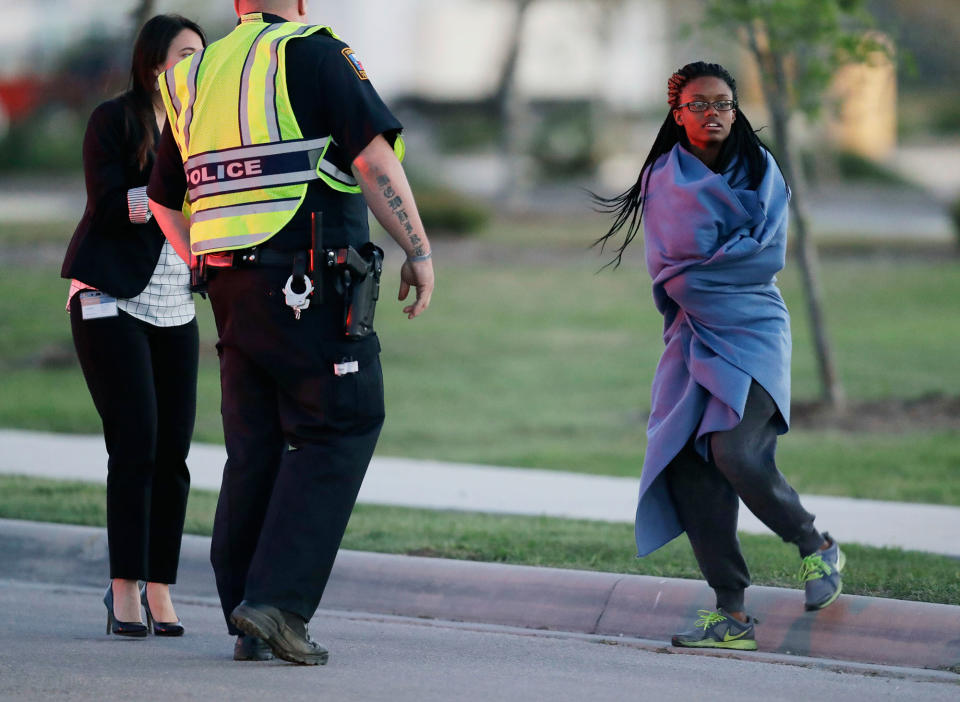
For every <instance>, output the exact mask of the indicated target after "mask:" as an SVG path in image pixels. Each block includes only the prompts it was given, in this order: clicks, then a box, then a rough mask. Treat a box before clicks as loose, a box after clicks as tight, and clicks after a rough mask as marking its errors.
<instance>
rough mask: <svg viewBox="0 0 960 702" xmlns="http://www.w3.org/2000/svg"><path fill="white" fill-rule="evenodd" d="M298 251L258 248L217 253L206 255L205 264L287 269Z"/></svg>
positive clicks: (224, 266)
mask: <svg viewBox="0 0 960 702" xmlns="http://www.w3.org/2000/svg"><path fill="white" fill-rule="evenodd" d="M297 253H299V252H296V251H276V250H274V249H261V248H258V247H256V246H254V247H252V248H249V249H237V250H235V251H217V252H216V253H209V254H204V257H203V258H204V263H205V264H206V265H207V266H208V267H209V268H248V267H249V268H253V267H257V266H277V267H287V266H292V265H293V260H294V258H295V257H296V255H297Z"/></svg>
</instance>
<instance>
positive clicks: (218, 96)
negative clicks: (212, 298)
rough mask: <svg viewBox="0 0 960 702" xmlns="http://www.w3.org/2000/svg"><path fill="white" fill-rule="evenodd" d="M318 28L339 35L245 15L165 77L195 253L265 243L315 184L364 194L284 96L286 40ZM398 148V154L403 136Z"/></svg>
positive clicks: (164, 88)
mask: <svg viewBox="0 0 960 702" xmlns="http://www.w3.org/2000/svg"><path fill="white" fill-rule="evenodd" d="M320 31H323V32H326V33H327V34H329V35H330V36H332V37H334V38H338V37H337V35H336V34H334V33H333V31H332V30H330V29H329V28H328V27H322V26H310V25H303V24H299V23H295V22H283V23H275V24H267V23H265V22H264V21H263V19H262V17H261V16H260V14H259V13H253V14H250V15H245V16H244V17H243V18H241V23H240V24H239V25H237V27H236V28H235V29H234V31H233V32H231V33H230V34H229V35H227V36H226V37H224V38H223V39H221V40H220V41H217V42H214V43H213V44H211V45H209V46H208V47H206V48H205V49H204V50H203V51H201V52H199V53H197V54H194V55H192V56H190V57H188V58H186V59H184V60H183V61H181V62H180V63H178V64H176V65H175V66H174V67H173V68H172V69H170V70H168V71H167V72H166V73H165V74H164V76H163V79H162V80H160V81H159V83H160V93H161V96H162V97H163V101H164V104H165V106H166V108H167V117H168V120H169V122H170V125H171V129H172V131H173V134H174V137H175V138H176V141H177V145H178V147H179V149H180V155H181V157H182V159H183V162H184V171H185V173H186V175H187V188H188V196H189V199H190V205H191V211H192V216H191V218H190V248H191V250H192V251H193V253H195V254H201V253H210V252H214V251H226V250H230V249H238V248H246V247H248V246H254V245H256V244H260V243H263V242H264V241H266V240H267V239H269V238H270V237H271V236H273V235H274V234H276V233H277V232H278V231H279V230H280V229H282V228H283V227H284V226H285V225H286V224H287V222H289V221H290V219H291V218H292V217H293V215H294V214H295V213H296V212H297V210H298V209H299V208H300V205H301V204H302V202H303V199H304V197H305V196H306V193H307V185H308V183H309V182H310V181H313V180H316V179H317V178H320V179H322V180H323V181H324V182H325V183H326V184H327V185H328V186H330V187H331V188H334V189H335V190H338V191H340V192H345V193H360V188H359V186H358V184H357V181H356V180H355V179H354V178H353V176H352V175H351V174H349V173H346V172H344V171H343V170H341V169H340V168H338V167H337V166H336V165H335V164H333V163H332V162H330V161H329V160H327V159H326V158H325V156H326V155H327V153H328V150H329V149H330V146H331V144H332V143H333V140H332V139H330V138H329V137H324V138H320V139H304V137H303V134H302V132H301V131H300V127H299V125H298V124H297V121H296V117H295V115H294V113H293V109H292V107H291V105H290V97H289V95H288V93H287V83H286V44H287V42H289V41H292V40H295V39H297V38H299V37H306V36H310V35H311V34H314V33H316V32H320ZM396 148H397V149H398V154H399V153H400V152H401V151H400V149H402V142H400V140H399V138H398V146H397V147H396Z"/></svg>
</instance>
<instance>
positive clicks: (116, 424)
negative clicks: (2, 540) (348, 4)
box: [61, 15, 205, 636]
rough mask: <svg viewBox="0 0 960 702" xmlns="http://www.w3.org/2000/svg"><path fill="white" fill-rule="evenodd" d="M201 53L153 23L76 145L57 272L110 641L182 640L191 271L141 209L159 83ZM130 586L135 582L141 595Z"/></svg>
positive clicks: (193, 348)
mask: <svg viewBox="0 0 960 702" xmlns="http://www.w3.org/2000/svg"><path fill="white" fill-rule="evenodd" d="M204 45H205V39H204V35H203V31H202V30H201V29H200V27H199V26H197V25H196V24H195V23H194V22H191V21H190V20H188V19H186V18H184V17H180V16H178V15H159V16H157V17H154V18H152V19H151V20H149V21H148V22H147V23H146V24H145V25H144V26H143V29H142V30H141V31H140V35H139V36H138V37H137V41H136V44H135V45H134V49H133V66H132V70H131V87H130V89H129V90H127V91H126V92H125V93H123V94H122V95H120V96H119V97H117V98H114V99H113V100H108V101H107V102H105V103H103V104H101V105H100V106H99V107H97V108H96V109H95V110H94V112H93V114H92V115H91V117H90V122H89V124H88V125H87V132H86V136H85V137H84V140H83V169H84V174H85V176H86V184H87V206H86V211H85V212H84V214H83V218H82V219H81V220H80V224H79V225H78V227H77V230H76V232H75V233H74V235H73V239H72V240H71V241H70V246H69V248H68V249H67V254H66V258H65V259H64V262H63V269H62V270H61V275H62V276H63V277H64V278H70V279H72V281H73V282H72V283H71V286H70V294H69V298H68V309H69V310H70V322H71V326H72V329H73V340H74V345H75V346H76V349H77V356H78V357H79V359H80V366H81V368H82V369H83V375H84V378H85V379H86V382H87V387H88V388H89V389H90V394H91V395H92V397H93V402H94V405H95V406H96V408H97V412H98V413H99V414H100V418H101V420H102V422H103V433H104V440H105V442H106V445H107V453H108V454H109V460H108V463H107V540H108V544H109V549H110V578H111V585H110V587H108V588H107V592H106V594H105V595H104V604H105V605H106V607H107V633H110V632H111V631H113V633H115V634H122V635H126V636H146V635H147V631H148V627H147V626H145V625H144V624H143V622H142V619H141V615H140V607H141V603H142V604H143V606H144V607H145V609H146V613H147V624H148V625H152V627H153V630H154V633H156V634H157V635H167V636H179V635H181V634H182V633H183V627H182V626H181V625H180V621H179V619H178V618H177V615H176V612H175V610H174V607H173V603H172V601H171V599H170V589H169V585H170V584H172V583H174V582H175V581H176V576H177V563H178V561H179V558H180V540H181V536H182V534H183V522H184V516H185V514H186V504H187V492H188V490H189V488H190V474H189V472H188V471H187V464H186V458H187V452H188V451H189V448H190V438H191V436H192V434H193V423H194V416H195V413H196V389H197V348H198V339H197V321H196V318H195V317H194V309H193V299H192V297H191V295H190V290H189V282H190V272H189V268H188V267H187V265H186V264H185V263H184V262H183V261H182V260H181V259H180V258H179V257H178V256H177V254H176V253H175V252H174V250H173V248H172V247H171V246H170V244H169V243H168V242H167V241H166V239H165V238H164V236H163V234H162V232H161V231H160V228H159V227H158V226H157V225H156V223H155V222H154V221H152V216H151V214H150V212H149V210H148V208H147V196H146V185H147V182H148V181H149V180H150V170H151V168H152V166H153V160H154V155H155V148H156V144H157V142H158V140H159V138H160V129H161V128H162V127H163V124H164V120H165V112H164V110H163V104H162V101H161V100H160V93H159V90H158V87H157V76H158V75H159V73H160V72H162V71H164V70H166V69H167V68H169V67H171V66H173V65H174V64H175V63H177V62H178V61H180V60H181V59H182V58H184V57H186V56H189V55H190V54H193V53H194V52H196V51H199V50H200V49H202V48H203V46H204ZM139 581H143V582H144V583H145V585H144V588H143V590H142V591H141V590H140V589H139Z"/></svg>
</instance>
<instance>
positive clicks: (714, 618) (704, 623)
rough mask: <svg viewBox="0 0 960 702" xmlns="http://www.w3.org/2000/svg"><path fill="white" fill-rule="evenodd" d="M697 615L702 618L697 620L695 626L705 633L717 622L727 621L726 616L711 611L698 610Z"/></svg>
mask: <svg viewBox="0 0 960 702" xmlns="http://www.w3.org/2000/svg"><path fill="white" fill-rule="evenodd" d="M697 614H698V615H699V616H700V618H699V619H698V620H697V622H696V624H694V626H698V627H700V628H701V629H703V630H704V631H706V630H707V627H709V626H710V625H711V624H716V623H717V622H722V621H724V620H725V619H726V617H725V616H723V615H722V614H720V612H711V611H710V610H709V609H698V610H697Z"/></svg>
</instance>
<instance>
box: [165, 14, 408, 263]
mask: <svg viewBox="0 0 960 702" xmlns="http://www.w3.org/2000/svg"><path fill="white" fill-rule="evenodd" d="M263 19H264V21H265V22H268V23H274V22H286V20H284V19H283V18H282V17H277V16H276V15H271V14H267V13H263ZM346 48H347V45H346V44H344V43H343V42H342V41H339V40H338V39H334V38H333V37H331V36H329V35H327V34H326V33H324V32H317V33H315V34H312V35H310V36H308V37H303V38H299V39H294V40H291V41H290V42H288V43H287V46H286V79H287V86H288V92H289V95H290V104H291V106H292V107H293V111H294V114H295V115H296V119H297V124H298V125H299V126H300V131H301V132H302V134H303V136H304V138H305V139H315V138H319V137H326V136H330V137H332V138H333V141H334V142H335V143H333V144H331V146H330V149H328V151H327V159H328V160H330V161H331V162H333V164H334V165H336V166H337V167H338V168H340V169H341V170H343V171H345V172H347V173H350V166H351V164H352V163H353V161H354V159H355V158H356V157H357V156H358V155H359V153H360V152H361V151H363V149H365V148H366V147H367V146H368V145H369V144H370V142H371V141H373V139H374V138H375V137H377V136H378V135H381V134H382V135H383V136H384V137H385V138H386V139H387V141H388V142H389V143H391V144H392V143H393V142H394V141H395V140H396V138H397V136H398V135H399V133H400V131H401V129H402V128H403V127H402V125H401V124H400V122H399V121H398V120H397V118H396V117H394V116H393V114H392V113H391V112H390V110H389V109H388V108H387V106H386V105H385V104H384V103H383V100H381V99H380V96H379V95H378V94H377V91H376V90H375V89H374V87H373V85H372V84H371V83H370V80H369V79H368V78H367V75H366V72H365V71H364V70H363V66H362V64H361V63H360V62H359V61H358V60H356V57H355V55H352V53H351V52H347V54H345V53H344V49H346ZM351 56H353V58H351ZM204 117H205V118H206V119H229V118H231V117H233V116H232V115H222V116H218V115H209V114H207V115H204ZM186 191H187V178H186V174H185V172H184V168H183V159H182V158H181V155H180V151H179V149H178V148H177V143H176V140H175V139H174V137H173V132H172V131H171V129H170V125H169V124H167V125H166V126H165V127H164V130H163V135H162V136H161V138H160V145H159V147H158V150H157V162H156V165H155V167H154V169H153V173H152V175H151V178H150V185H149V187H148V190H147V193H148V195H149V196H150V199H152V200H153V201H154V202H157V203H159V204H161V205H163V206H165V207H168V208H170V209H173V210H179V209H180V208H181V206H182V205H183V199H184V195H185V193H186ZM311 212H322V213H323V228H324V237H325V240H326V241H328V242H332V243H333V244H335V245H344V244H347V243H350V244H354V245H359V244H361V243H363V242H365V241H367V239H368V237H369V228H368V221H367V205H366V201H365V200H364V199H363V196H362V195H359V194H352V193H342V192H339V191H335V190H334V189H333V188H331V187H329V186H328V185H326V184H325V183H324V182H323V181H322V180H313V181H311V182H310V184H309V187H308V188H307V195H306V197H305V198H304V201H303V203H302V204H301V206H300V209H299V210H297V213H296V214H295V215H294V217H293V219H291V220H290V222H288V223H287V224H286V226H284V227H283V229H281V230H280V231H279V232H277V233H276V234H275V235H274V236H273V237H271V238H270V240H269V241H267V242H266V243H265V244H263V246H266V247H269V248H271V249H275V250H278V251H296V250H303V249H308V248H310V213H311Z"/></svg>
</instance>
